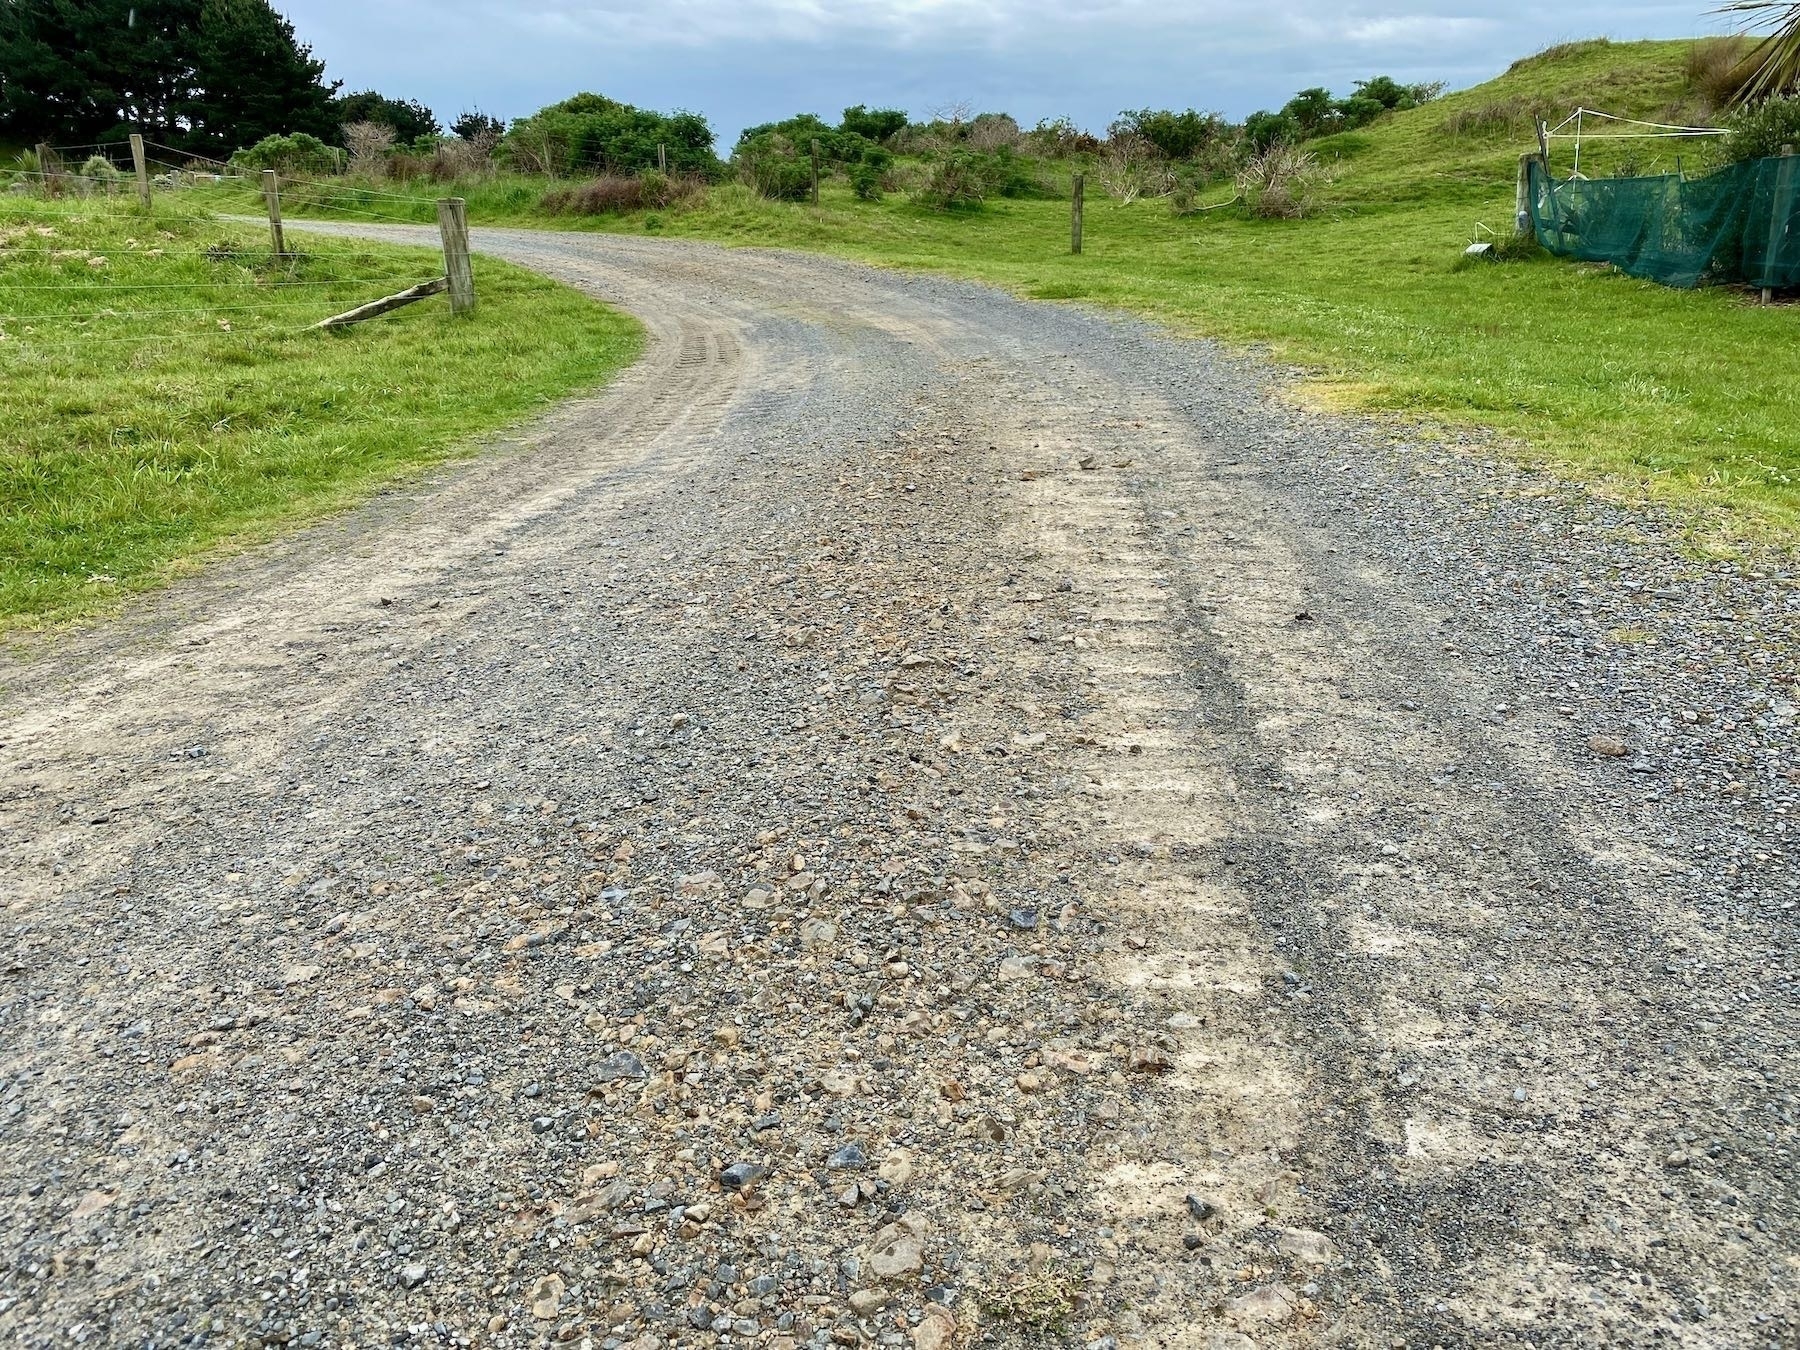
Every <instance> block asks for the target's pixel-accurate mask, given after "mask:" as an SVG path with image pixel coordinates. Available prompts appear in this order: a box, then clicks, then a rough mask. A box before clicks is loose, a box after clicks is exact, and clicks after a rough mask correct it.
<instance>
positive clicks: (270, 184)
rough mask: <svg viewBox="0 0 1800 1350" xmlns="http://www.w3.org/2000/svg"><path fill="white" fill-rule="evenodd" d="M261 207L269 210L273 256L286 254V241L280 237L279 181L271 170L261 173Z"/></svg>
mask: <svg viewBox="0 0 1800 1350" xmlns="http://www.w3.org/2000/svg"><path fill="white" fill-rule="evenodd" d="M262 187H263V205H265V206H267V207H268V208H269V239H270V240H271V242H273V243H274V245H275V256H276V257H277V258H279V257H281V256H282V255H283V254H285V253H286V252H287V241H286V240H285V239H283V238H282V236H281V179H280V177H279V176H278V175H277V174H276V172H275V170H273V169H264V170H263V171H262Z"/></svg>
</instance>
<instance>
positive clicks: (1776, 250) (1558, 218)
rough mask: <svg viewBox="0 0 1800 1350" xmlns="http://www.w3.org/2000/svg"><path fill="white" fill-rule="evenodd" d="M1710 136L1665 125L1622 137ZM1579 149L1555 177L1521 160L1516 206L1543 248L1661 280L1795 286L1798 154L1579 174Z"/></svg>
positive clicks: (1799, 260)
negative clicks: (1640, 172)
mask: <svg viewBox="0 0 1800 1350" xmlns="http://www.w3.org/2000/svg"><path fill="white" fill-rule="evenodd" d="M1581 111H1582V112H1587V110H1585V109H1584V110H1581ZM1588 115H1589V116H1603V115H1602V114H1593V113H1588ZM1609 120H1611V121H1622V120H1624V119H1617V118H1613V119H1609ZM1633 125H1637V126H1644V127H1650V128H1655V127H1657V124H1654V123H1635V124H1633ZM1555 134H1556V133H1555V132H1550V133H1549V135H1550V136H1554V135H1555ZM1579 134H1580V132H1579V128H1578V130H1577V136H1579ZM1718 134H1720V133H1718V132H1717V131H1714V130H1711V129H1703V128H1683V127H1668V128H1661V129H1656V130H1650V131H1639V132H1635V133H1631V136H1630V137H1629V138H1635V139H1647V138H1663V137H1682V136H1696V135H1718ZM1627 138H1628V137H1626V136H1605V137H1599V138H1595V137H1589V141H1590V143H1591V142H1592V141H1593V140H1595V139H1606V140H1611V139H1627ZM1580 156H1581V142H1580V140H1579V139H1577V140H1576V159H1575V164H1576V168H1575V170H1574V171H1573V172H1572V173H1571V176H1570V177H1568V178H1557V177H1555V176H1554V175H1553V174H1552V173H1551V171H1550V168H1549V164H1548V162H1547V160H1545V159H1543V158H1536V159H1534V160H1532V161H1531V162H1530V163H1529V164H1528V165H1527V166H1526V167H1527V174H1528V177H1527V181H1526V184H1525V190H1524V193H1523V201H1522V207H1523V209H1524V211H1525V212H1526V214H1527V216H1528V218H1529V224H1530V227H1531V229H1532V231H1533V232H1534V233H1535V234H1536V236H1537V239H1538V242H1539V243H1541V244H1542V245H1543V246H1544V247H1545V248H1546V249H1548V250H1549V251H1550V252H1552V253H1556V254H1560V255H1561V256H1563V257H1567V258H1579V259H1582V260H1584V261H1587V262H1604V263H1611V264H1612V265H1613V266H1614V267H1617V268H1618V269H1619V270H1620V271H1622V272H1626V273H1629V274H1630V275H1632V276H1635V277H1644V278H1646V279H1648V280H1651V281H1657V282H1661V283H1662V284H1663V285H1665V286H1679V287H1693V286H1700V285H1711V284H1725V285H1731V284H1736V285H1743V286H1755V287H1761V288H1762V289H1763V290H1764V291H1774V290H1781V289H1791V288H1794V287H1796V286H1800V155H1779V156H1775V157H1772V158H1767V159H1752V160H1745V161H1742V162H1740V163H1736V164H1729V165H1726V166H1725V167H1723V168H1719V169H1715V170H1714V171H1712V172H1710V173H1706V174H1702V175H1697V176H1691V177H1690V176H1689V175H1687V174H1684V173H1681V172H1679V170H1678V171H1677V172H1674V173H1664V174H1651V175H1644V176H1632V177H1617V178H1587V177H1584V176H1582V174H1581V171H1580V164H1581V158H1580Z"/></svg>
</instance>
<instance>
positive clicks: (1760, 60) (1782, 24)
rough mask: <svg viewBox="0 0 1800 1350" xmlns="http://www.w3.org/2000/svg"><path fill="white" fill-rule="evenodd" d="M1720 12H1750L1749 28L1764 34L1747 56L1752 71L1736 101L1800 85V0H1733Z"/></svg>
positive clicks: (1748, 18) (1756, 97)
mask: <svg viewBox="0 0 1800 1350" xmlns="http://www.w3.org/2000/svg"><path fill="white" fill-rule="evenodd" d="M1719 12H1720V13H1721V14H1742V15H1745V16H1747V17H1746V18H1745V20H1744V28H1745V31H1746V32H1748V33H1761V34H1762V40H1761V41H1759V42H1758V43H1757V44H1756V46H1755V47H1753V48H1752V49H1751V51H1750V53H1749V55H1748V56H1746V57H1745V58H1744V65H1745V67H1746V68H1748V69H1749V70H1750V72H1751V74H1750V78H1749V79H1747V80H1746V81H1745V82H1744V84H1743V87H1742V88H1740V89H1739V90H1738V93H1737V97H1736V100H1735V101H1736V102H1738V103H1740V104H1742V103H1755V102H1757V101H1758V100H1760V99H1765V98H1768V97H1770V96H1772V95H1775V94H1785V93H1788V92H1789V91H1791V90H1792V89H1794V88H1795V87H1796V86H1800V0H1731V3H1729V4H1726V5H1722V6H1720V8H1719Z"/></svg>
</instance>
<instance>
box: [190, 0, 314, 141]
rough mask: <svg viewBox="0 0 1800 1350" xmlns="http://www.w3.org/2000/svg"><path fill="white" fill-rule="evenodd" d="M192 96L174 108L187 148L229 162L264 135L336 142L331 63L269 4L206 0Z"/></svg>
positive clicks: (259, 0) (263, 1)
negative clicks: (315, 56)
mask: <svg viewBox="0 0 1800 1350" xmlns="http://www.w3.org/2000/svg"><path fill="white" fill-rule="evenodd" d="M193 62H194V66H193V69H194V80H193V86H192V92H191V94H190V95H189V96H188V97H187V98H186V99H184V100H182V101H181V102H180V103H179V104H178V105H177V106H176V110H175V111H176V117H177V121H178V123H179V124H181V125H183V126H184V128H185V130H184V131H183V132H182V133H181V134H180V136H179V140H180V144H181V146H182V148H183V149H187V150H192V151H198V152H201V153H205V154H209V155H213V156H216V157H218V158H221V159H223V158H225V157H226V156H228V155H230V154H231V152H232V151H233V150H236V149H238V148H240V147H242V146H246V145H254V144H256V142H258V141H260V140H262V139H263V137H265V136H282V135H293V134H295V133H297V132H304V133H305V134H307V135H310V136H318V137H320V138H321V139H326V140H330V139H332V138H333V132H334V131H335V124H334V122H333V118H332V94H333V93H334V92H335V91H336V89H337V85H336V83H335V82H334V83H333V84H331V85H329V86H327V85H326V84H325V82H324V76H325V63H324V62H323V61H317V60H314V59H313V55H312V49H311V48H310V47H307V46H305V45H304V44H303V43H301V42H299V41H297V40H296V39H295V37H294V26H293V25H292V24H291V23H289V22H288V21H287V20H286V19H284V18H282V16H281V15H279V14H277V13H276V12H275V11H274V10H273V9H271V8H270V7H269V5H268V4H267V3H266V0H203V4H202V8H201V13H200V25H199V31H198V33H197V35H196V38H195V41H194V45H193Z"/></svg>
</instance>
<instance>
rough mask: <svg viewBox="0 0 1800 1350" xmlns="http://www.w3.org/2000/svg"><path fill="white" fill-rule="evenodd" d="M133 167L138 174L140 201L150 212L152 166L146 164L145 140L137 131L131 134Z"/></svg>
mask: <svg viewBox="0 0 1800 1350" xmlns="http://www.w3.org/2000/svg"><path fill="white" fill-rule="evenodd" d="M131 167H132V170H133V172H135V173H136V174H137V190H138V200H139V201H140V202H142V203H143V205H144V209H145V210H146V211H148V210H149V209H150V166H149V165H148V164H146V163H145V162H144V138H143V137H142V136H140V135H138V134H137V132H135V131H134V132H132V133H131Z"/></svg>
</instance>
